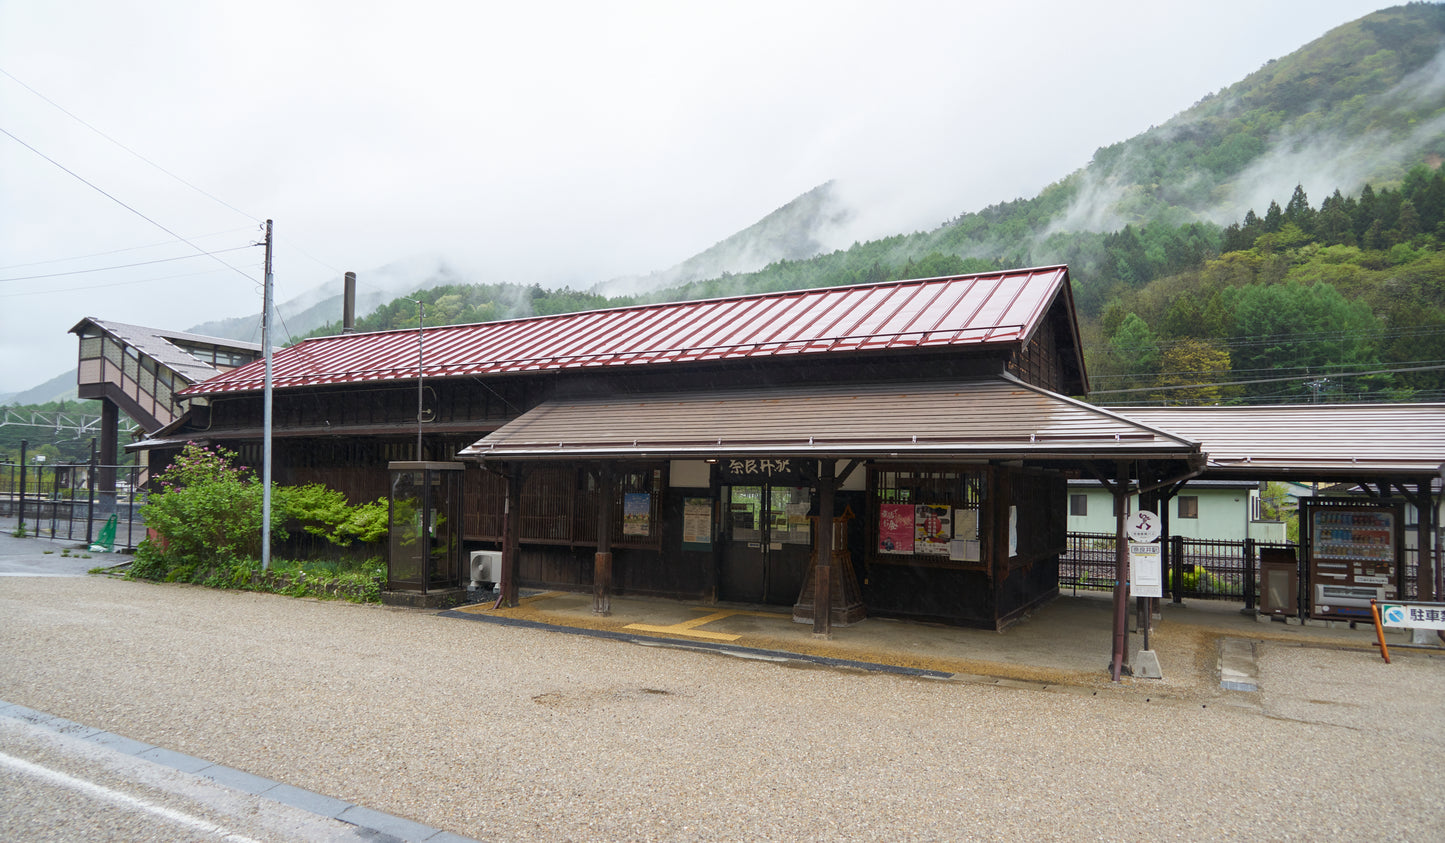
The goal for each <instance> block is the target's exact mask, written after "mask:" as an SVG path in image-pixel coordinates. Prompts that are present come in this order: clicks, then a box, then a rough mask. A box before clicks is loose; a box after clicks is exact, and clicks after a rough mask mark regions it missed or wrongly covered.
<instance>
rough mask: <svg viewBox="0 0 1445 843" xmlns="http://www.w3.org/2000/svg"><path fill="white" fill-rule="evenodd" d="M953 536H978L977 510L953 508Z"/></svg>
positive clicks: (960, 537) (971, 537)
mask: <svg viewBox="0 0 1445 843" xmlns="http://www.w3.org/2000/svg"><path fill="white" fill-rule="evenodd" d="M953 537H954V538H956V539H976V538H978V510H976V509H955V510H954V511H953Z"/></svg>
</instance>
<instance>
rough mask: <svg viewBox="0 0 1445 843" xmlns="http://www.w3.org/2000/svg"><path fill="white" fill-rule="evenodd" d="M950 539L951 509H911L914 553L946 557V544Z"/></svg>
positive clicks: (951, 527)
mask: <svg viewBox="0 0 1445 843" xmlns="http://www.w3.org/2000/svg"><path fill="white" fill-rule="evenodd" d="M952 538H953V508H952V507H949V506H927V505H924V506H916V507H914V508H913V552H914V553H924V554H929V555H932V556H947V555H948V542H949V540H950V539H952Z"/></svg>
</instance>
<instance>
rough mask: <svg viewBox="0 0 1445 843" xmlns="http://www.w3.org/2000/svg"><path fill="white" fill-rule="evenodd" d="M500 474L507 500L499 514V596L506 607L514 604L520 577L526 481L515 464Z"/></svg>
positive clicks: (521, 471) (505, 468)
mask: <svg viewBox="0 0 1445 843" xmlns="http://www.w3.org/2000/svg"><path fill="white" fill-rule="evenodd" d="M502 476H504V477H506V478H507V499H506V503H505V504H503V515H502V596H501V602H502V603H503V604H505V605H506V606H508V607H514V606H516V605H517V595H518V580H519V579H520V578H521V571H522V560H521V544H520V542H519V540H518V539H519V536H520V534H521V523H522V483H524V482H525V481H526V475H525V473H524V472H523V470H522V469H521V468H520V467H518V466H509V467H504V468H503V469H502Z"/></svg>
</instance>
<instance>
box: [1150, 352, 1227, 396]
mask: <svg viewBox="0 0 1445 843" xmlns="http://www.w3.org/2000/svg"><path fill="white" fill-rule="evenodd" d="M1159 368H1160V373H1159V379H1158V383H1159V386H1161V387H1165V386H1172V387H1176V388H1175V389H1164V390H1160V392H1159V393H1158V398H1159V400H1161V401H1162V402H1163V403H1165V404H1218V403H1219V402H1220V401H1222V400H1224V399H1225V398H1226V397H1227V396H1228V395H1229V394H1231V392H1232V391H1233V390H1232V389H1231V388H1229V387H1221V386H1204V385H1202V384H1218V383H1220V382H1221V381H1225V380H1228V378H1229V349H1227V348H1224V347H1223V346H1222V345H1220V344H1219V343H1217V342H1212V341H1208V340H1198V339H1185V340H1180V341H1179V342H1176V343H1174V344H1173V345H1171V346H1169V347H1168V348H1167V349H1165V350H1164V352H1163V354H1162V355H1161V361H1160V364H1159Z"/></svg>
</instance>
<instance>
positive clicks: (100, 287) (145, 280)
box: [0, 269, 220, 299]
mask: <svg viewBox="0 0 1445 843" xmlns="http://www.w3.org/2000/svg"><path fill="white" fill-rule="evenodd" d="M219 271H220V270H216V269H212V270H208V271H206V272H184V273H181V274H179V275H163V276H161V277H159V278H138V279H135V280H132V281H114V282H111V283H109V284H90V285H88V286H84V287H61V288H59V289H46V290H25V291H22V292H19V293H0V299H10V298H15V297H17V296H44V295H50V294H52V293H75V292H81V291H84V290H104V289H106V288H109V287H129V286H133V285H135V284H152V283H155V282H156V281H174V280H175V279H177V278H195V277H197V276H200V275H211V274H214V273H216V272H219Z"/></svg>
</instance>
